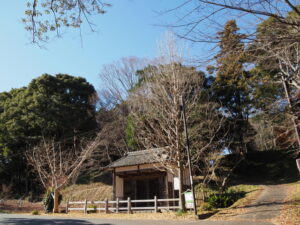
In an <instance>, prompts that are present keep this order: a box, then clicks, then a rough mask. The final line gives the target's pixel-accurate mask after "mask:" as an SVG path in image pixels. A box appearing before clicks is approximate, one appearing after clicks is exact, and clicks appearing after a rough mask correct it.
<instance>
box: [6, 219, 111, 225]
mask: <svg viewBox="0 0 300 225" xmlns="http://www.w3.org/2000/svg"><path fill="white" fill-rule="evenodd" d="M3 224H10V225H57V224H64V225H94V223H90V222H88V221H85V220H72V219H25V218H9V219H5V220H4V221H3ZM97 225H112V224H108V223H100V224H97Z"/></svg>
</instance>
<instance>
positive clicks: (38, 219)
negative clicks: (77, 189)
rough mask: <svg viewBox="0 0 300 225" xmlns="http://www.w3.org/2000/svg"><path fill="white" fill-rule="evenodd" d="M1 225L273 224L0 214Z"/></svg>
mask: <svg viewBox="0 0 300 225" xmlns="http://www.w3.org/2000/svg"><path fill="white" fill-rule="evenodd" d="M0 224H1V225H181V224H187V225H273V224H272V223H268V222H250V221H208V220H202V221H169V220H165V221H163V220H114V219H70V218H62V217H50V216H29V215H28V216H27V215H18V214H0Z"/></svg>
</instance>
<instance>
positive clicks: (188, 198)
mask: <svg viewBox="0 0 300 225" xmlns="http://www.w3.org/2000/svg"><path fill="white" fill-rule="evenodd" d="M184 198H185V207H186V208H187V209H193V208H194V200H193V194H192V192H191V191H186V192H184Z"/></svg>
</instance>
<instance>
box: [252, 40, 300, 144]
mask: <svg viewBox="0 0 300 225" xmlns="http://www.w3.org/2000/svg"><path fill="white" fill-rule="evenodd" d="M258 46H259V47H258V48H260V49H261V50H262V51H263V52H265V53H267V54H263V55H258V56H257V57H256V61H257V62H259V63H261V62H262V63H266V62H267V60H268V59H271V60H272V59H273V60H274V62H275V63H271V68H269V69H270V72H273V73H274V76H273V80H272V81H273V82H279V83H281V84H282V86H283V90H284V95H285V98H286V100H287V103H288V109H289V110H288V112H289V114H290V116H291V121H292V124H293V128H294V131H295V136H296V139H297V142H298V146H300V131H299V122H298V120H299V110H298V109H297V105H298V104H299V103H298V98H297V94H298V93H299V92H300V44H299V43H298V42H293V43H290V42H269V41H263V40H262V41H260V44H259V45H258Z"/></svg>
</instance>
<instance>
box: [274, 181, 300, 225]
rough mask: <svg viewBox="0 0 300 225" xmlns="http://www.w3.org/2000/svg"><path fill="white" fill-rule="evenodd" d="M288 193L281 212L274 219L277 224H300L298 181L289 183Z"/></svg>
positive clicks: (299, 182) (299, 189)
mask: <svg viewBox="0 0 300 225" xmlns="http://www.w3.org/2000/svg"><path fill="white" fill-rule="evenodd" d="M288 193H289V194H288V197H287V198H286V200H285V204H284V206H283V209H282V211H281V214H280V216H279V217H277V218H276V219H275V221H274V223H275V224H277V225H285V224H288V225H299V224H300V181H298V182H296V183H292V184H290V185H289V190H288Z"/></svg>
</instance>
